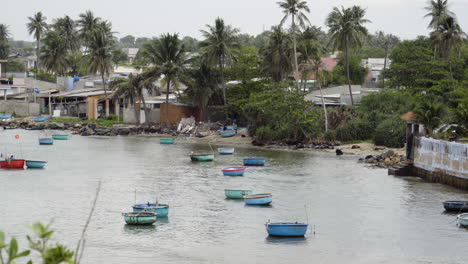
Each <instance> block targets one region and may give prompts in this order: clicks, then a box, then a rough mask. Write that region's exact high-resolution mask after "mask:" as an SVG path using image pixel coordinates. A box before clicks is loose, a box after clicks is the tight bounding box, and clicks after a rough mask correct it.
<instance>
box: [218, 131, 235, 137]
mask: <svg viewBox="0 0 468 264" xmlns="http://www.w3.org/2000/svg"><path fill="white" fill-rule="evenodd" d="M219 134H220V135H221V136H222V137H233V136H235V135H236V131H235V130H224V131H221V132H220V133H219Z"/></svg>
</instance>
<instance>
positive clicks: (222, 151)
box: [218, 148, 235, 155]
mask: <svg viewBox="0 0 468 264" xmlns="http://www.w3.org/2000/svg"><path fill="white" fill-rule="evenodd" d="M234 151H235V148H218V153H219V154H221V155H232V154H234Z"/></svg>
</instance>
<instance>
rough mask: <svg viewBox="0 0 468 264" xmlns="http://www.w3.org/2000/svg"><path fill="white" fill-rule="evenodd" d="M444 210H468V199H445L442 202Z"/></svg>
mask: <svg viewBox="0 0 468 264" xmlns="http://www.w3.org/2000/svg"><path fill="white" fill-rule="evenodd" d="M442 204H443V205H444V208H445V210H446V211H449V212H466V211H468V201H445V202H443V203H442Z"/></svg>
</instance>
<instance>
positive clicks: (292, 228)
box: [265, 222, 309, 237]
mask: <svg viewBox="0 0 468 264" xmlns="http://www.w3.org/2000/svg"><path fill="white" fill-rule="evenodd" d="M308 226H309V225H308V224H305V223H298V222H295V223H266V224H265V227H266V230H267V232H268V235H270V236H280V237H299V236H304V235H305V233H306V232H307V227H308Z"/></svg>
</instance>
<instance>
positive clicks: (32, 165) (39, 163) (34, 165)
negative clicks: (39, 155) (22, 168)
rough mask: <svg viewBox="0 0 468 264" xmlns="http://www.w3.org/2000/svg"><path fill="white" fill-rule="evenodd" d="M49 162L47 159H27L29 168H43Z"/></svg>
mask: <svg viewBox="0 0 468 264" xmlns="http://www.w3.org/2000/svg"><path fill="white" fill-rule="evenodd" d="M46 164H47V161H40V160H26V167H27V168H28V169H42V168H44V166H45V165H46Z"/></svg>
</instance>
